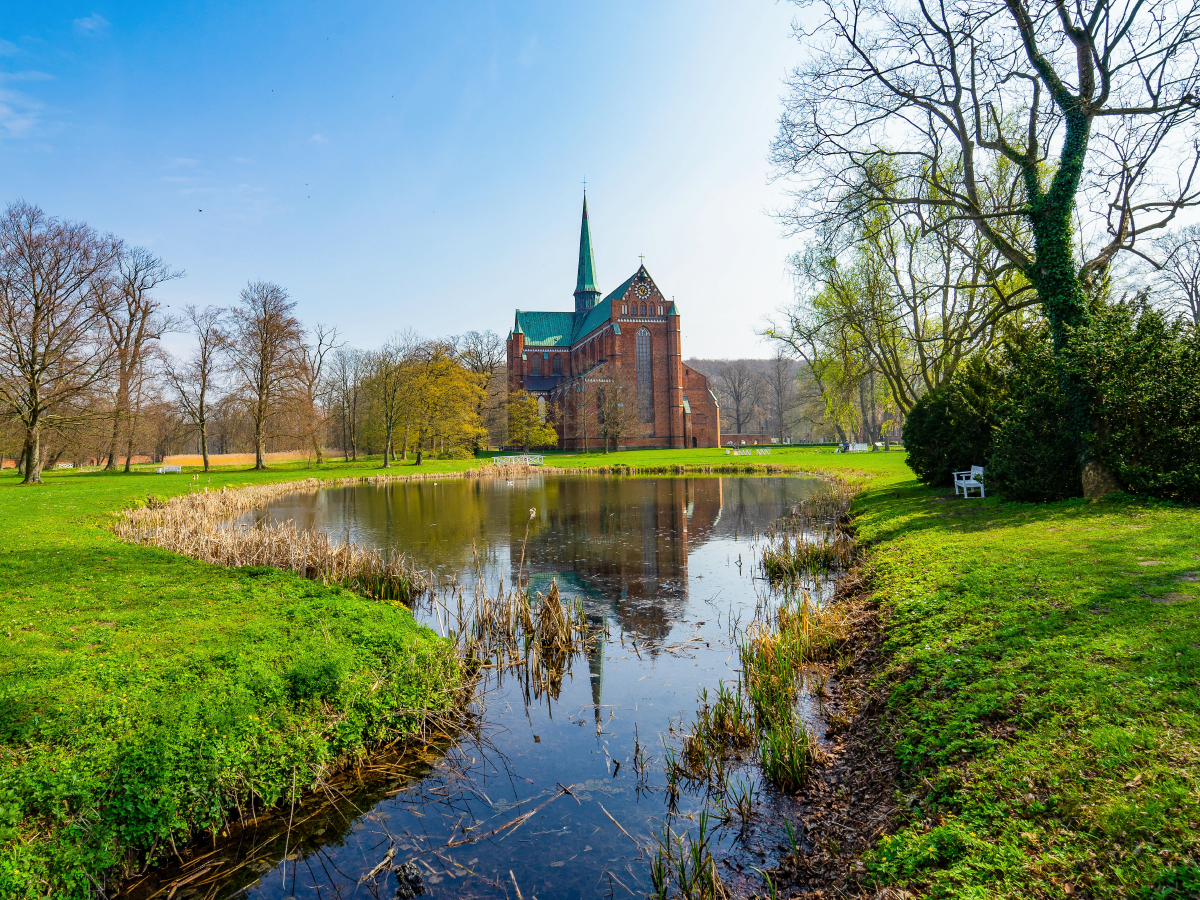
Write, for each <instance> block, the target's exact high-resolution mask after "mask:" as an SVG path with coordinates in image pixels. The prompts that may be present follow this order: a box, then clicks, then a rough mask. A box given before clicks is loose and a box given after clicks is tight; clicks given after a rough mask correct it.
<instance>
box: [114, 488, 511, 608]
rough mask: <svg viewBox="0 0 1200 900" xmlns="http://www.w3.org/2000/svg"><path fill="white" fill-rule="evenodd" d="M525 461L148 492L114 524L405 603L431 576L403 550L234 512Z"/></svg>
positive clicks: (145, 538)
mask: <svg viewBox="0 0 1200 900" xmlns="http://www.w3.org/2000/svg"><path fill="white" fill-rule="evenodd" d="M529 472H530V468H529V467H528V466H512V467H494V468H492V469H488V470H480V469H473V470H469V471H468V472H463V473H455V474H446V473H428V474H426V473H420V474H415V475H399V476H395V475H393V476H387V475H383V476H370V477H355V478H338V479H330V480H322V479H317V478H308V479H305V480H303V481H289V482H280V483H278V484H258V485H251V486H248V487H243V488H237V489H232V490H231V489H228V488H226V489H223V490H218V491H210V490H207V489H205V490H203V491H192V492H190V493H187V494H182V495H180V496H177V497H172V498H171V499H169V500H161V499H159V498H156V497H155V496H154V495H150V496H149V497H147V498H146V503H145V505H144V506H140V507H137V508H134V509H126V510H123V511H121V512H120V513H119V514H118V519H117V523H116V525H115V526H114V527H113V531H114V532H115V533H116V535H117V536H118V537H120V538H122V539H123V540H126V541H130V542H132V543H138V544H147V545H150V546H155V547H162V548H163V549H166V550H172V551H174V552H176V553H182V554H184V555H185V556H190V557H192V558H193V559H199V560H203V561H204V562H209V563H214V564H216V565H221V566H270V567H272V568H276V569H282V570H284V571H287V572H294V573H295V574H297V575H300V576H302V577H304V578H309V579H312V580H314V581H320V582H322V583H324V584H338V585H342V586H343V587H347V588H349V589H351V590H353V591H356V592H358V593H360V594H362V595H363V596H366V597H370V598H372V599H376V600H400V601H403V602H405V603H410V604H411V603H412V602H413V600H414V599H415V598H416V597H417V596H419V595H421V594H423V593H424V592H426V591H427V590H429V588H430V587H431V586H432V580H431V578H430V577H429V576H428V575H426V574H425V573H422V572H420V571H418V570H417V569H415V568H414V567H412V566H411V565H410V564H409V563H408V561H407V559H406V558H405V557H404V556H403V555H402V554H397V553H392V552H389V551H385V550H379V549H375V548H368V547H361V546H359V545H357V544H355V543H353V542H340V541H337V540H334V539H333V538H331V537H330V536H329V535H328V534H326V533H325V532H324V531H321V530H318V529H314V528H301V527H299V526H298V525H296V524H295V523H293V522H282V523H277V524H263V525H246V524H243V523H238V522H237V521H236V519H237V518H239V517H241V516H243V515H245V514H246V513H248V512H251V511H252V510H255V509H259V508H261V507H262V506H264V505H266V504H267V503H269V502H270V501H272V500H275V499H277V498H279V497H282V496H286V495H288V494H311V493H316V492H317V491H319V490H323V489H325V488H329V487H345V486H350V485H358V484H389V483H394V482H409V481H425V480H429V479H431V478H438V479H442V480H445V479H447V478H451V477H477V476H481V475H482V476H484V477H508V478H512V477H515V476H518V475H522V476H523V475H528V474H529Z"/></svg>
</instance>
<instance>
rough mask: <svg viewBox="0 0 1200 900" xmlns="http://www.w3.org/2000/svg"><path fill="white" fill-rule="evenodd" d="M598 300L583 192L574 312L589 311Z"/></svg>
mask: <svg viewBox="0 0 1200 900" xmlns="http://www.w3.org/2000/svg"><path fill="white" fill-rule="evenodd" d="M599 299H600V291H599V289H598V288H597V287H596V260H595V258H594V257H593V256H592V229H591V227H590V226H589V225H588V211H587V191H586V190H585V191H584V192H583V224H582V225H581V226H580V230H579V274H578V276H577V277H576V279H575V311H576V312H579V311H580V310H585V309H591V308H592V307H593V306H595V305H596V301H598V300H599Z"/></svg>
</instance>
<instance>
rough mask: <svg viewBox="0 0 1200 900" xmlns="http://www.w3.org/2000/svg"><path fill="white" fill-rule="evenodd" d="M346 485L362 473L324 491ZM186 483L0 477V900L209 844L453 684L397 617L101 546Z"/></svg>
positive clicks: (439, 659)
mask: <svg viewBox="0 0 1200 900" xmlns="http://www.w3.org/2000/svg"><path fill="white" fill-rule="evenodd" d="M376 465H377V463H376ZM439 465H440V466H441V468H442V469H451V468H462V467H464V465H465V464H463V463H455V464H451V463H440V464H439ZM423 468H424V467H423ZM357 471H361V473H362V474H373V473H374V472H375V471H376V470H375V469H374V468H367V467H361V469H360V470H351V471H348V470H347V467H345V466H338V467H330V468H329V469H326V470H323V471H322V472H321V474H322V475H324V476H327V477H333V476H344V475H347V474H356V472H357ZM310 474H312V471H311V470H307V469H304V468H301V467H299V466H293V467H290V468H289V467H280V468H279V469H274V470H272V471H270V472H267V473H250V472H245V471H226V472H219V473H214V474H213V475H212V476H211V482H210V481H209V476H204V477H203V478H202V483H203V484H205V485H206V486H209V485H211V486H212V487H218V486H220V485H223V484H230V485H240V484H247V483H252V482H255V481H262V480H267V479H271V480H280V479H296V478H303V477H307V476H308V475H310ZM194 485H195V482H193V481H192V476H191V475H190V474H185V475H162V476H159V475H154V474H153V470H152V469H151V470H150V471H149V472H139V473H135V474H132V475H128V476H126V475H119V474H108V475H105V474H98V473H93V474H79V475H75V474H62V475H59V474H54V475H49V476H48V477H47V479H46V484H45V485H42V486H38V487H23V486H21V485H20V484H19V483H18V479H17V478H16V477H15V476H14V475H11V474H9V475H6V476H5V477H3V478H2V479H0V529H2V534H3V539H2V540H0V548H2V549H0V897H3V898H10V897H45V896H55V897H67V896H83V895H84V894H85V893H88V892H89V891H90V889H91V886H92V884H93V879H95V880H96V881H102V880H103V878H104V874H105V873H110V874H111V873H113V872H119V871H120V869H121V868H123V867H129V868H137V867H138V866H139V865H140V864H141V862H142V861H143V860H144V859H145V857H146V855H147V854H148V853H149V854H151V855H161V854H163V853H169V852H170V851H171V847H172V841H174V840H180V839H183V838H185V836H186V835H187V834H188V833H189V832H200V833H204V832H212V831H220V830H223V828H224V827H225V817H226V816H227V815H229V814H230V813H229V811H230V809H231V808H232V807H233V805H234V804H235V803H236V802H237V801H238V800H239V799H241V800H243V801H244V800H245V798H246V797H248V796H249V795H250V794H251V793H253V794H254V795H256V796H257V797H258V798H263V799H266V800H267V801H268V802H272V801H275V800H276V799H278V798H280V797H287V796H288V795H290V793H291V790H292V778H293V773H295V778H296V785H297V790H302V789H303V788H305V787H306V786H307V785H308V784H309V783H310V782H312V780H313V779H314V777H316V776H317V775H318V774H319V773H321V772H322V771H324V770H326V769H328V768H329V767H331V766H333V765H334V764H336V762H337V761H338V760H339V758H344V757H346V756H350V755H353V754H356V753H358V752H361V750H362V749H363V747H364V745H366V744H368V743H370V742H372V741H376V740H379V739H381V738H383V737H384V736H385V735H388V734H390V733H392V732H393V731H394V730H395V729H397V728H403V727H405V725H406V724H407V723H408V722H411V717H405V716H404V715H403V714H402V712H400V711H402V710H404V709H414V708H422V707H426V706H435V707H436V706H437V705H439V704H441V703H442V702H443V699H442V698H443V695H444V693H445V691H446V689H447V688H448V687H449V686H451V683H452V682H453V680H454V678H455V670H454V669H453V665H452V663H451V661H450V659H449V656H448V654H447V653H446V651H445V649H444V647H443V645H442V642H441V641H440V640H438V639H437V638H436V637H434V636H433V634H432V633H431V632H429V631H428V630H426V629H422V628H418V627H417V625H416V623H415V622H414V620H413V618H412V616H411V615H410V614H409V613H408V612H407V610H405V609H404V608H403V607H397V606H392V605H386V604H378V603H372V602H369V601H367V600H364V599H361V598H359V597H356V596H354V595H352V594H350V593H348V592H346V591H343V590H340V589H337V588H325V587H322V586H320V585H318V584H314V583H312V582H308V581H305V580H304V579H301V578H297V577H295V576H292V575H287V574H283V573H279V572H274V571H262V570H258V571H255V570H228V569H222V568H219V567H216V566H211V565H206V564H203V563H199V562H195V561H193V560H190V559H187V558H184V557H181V556H176V555H174V554H171V553H167V552H165V551H160V550H156V549H152V548H142V547H136V546H132V545H129V544H124V543H121V542H119V541H117V540H116V539H115V538H113V537H112V536H111V534H109V532H108V525H109V524H110V523H111V521H112V516H111V513H112V511H113V510H116V509H120V508H122V507H124V506H126V505H128V504H129V503H131V502H133V501H135V500H138V499H144V498H145V497H146V495H147V494H148V493H151V492H153V493H155V494H157V495H159V496H169V495H171V494H175V493H180V492H183V491H186V490H188V489H189V488H190V487H192V486H194ZM255 802H256V803H257V804H259V805H261V803H262V799H259V800H256V801H255ZM247 811H248V810H247Z"/></svg>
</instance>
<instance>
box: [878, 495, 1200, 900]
mask: <svg viewBox="0 0 1200 900" xmlns="http://www.w3.org/2000/svg"><path fill="white" fill-rule="evenodd" d="M888 481H890V483H888ZM888 481H884V480H883V479H880V480H879V481H878V482H876V483H875V484H873V485H872V486H871V488H869V489H868V491H867V492H866V493H865V495H864V496H863V497H862V498H861V499H860V501H859V504H858V506H857V512H858V518H857V521H856V524H857V526H858V538H859V540H860V542H863V543H865V544H866V545H867V546H868V548H869V549H868V557H867V558H868V563H869V565H870V566H871V568H872V570H873V572H872V577H871V583H872V586H873V588H874V590H875V592H876V597H877V598H878V599H880V600H881V601H882V603H883V605H884V607H885V609H886V610H887V611H888V617H887V626H886V627H887V644H886V649H887V650H888V651H889V652H890V654H891V658H890V664H889V669H888V671H887V672H886V675H885V679H886V683H888V685H889V687H888V692H889V708H890V712H891V717H892V719H893V722H894V725H895V728H896V746H895V751H896V754H897V756H898V758H899V759H900V761H901V763H902V765H903V766H904V770H905V773H906V774H905V781H904V789H905V792H906V796H905V798H904V804H903V806H904V808H903V810H902V814H901V821H900V822H899V823H898V825H897V827H896V829H895V833H894V834H892V835H891V836H890V837H888V838H886V839H885V840H884V841H883V843H881V844H880V846H879V847H878V848H877V849H876V851H875V852H874V853H873V854H872V856H871V858H870V860H869V862H870V866H869V868H870V872H871V875H872V877H873V879H874V880H875V881H876V883H877V885H879V884H898V885H903V886H905V887H906V888H908V889H909V890H914V891H918V892H920V893H921V894H923V895H924V896H927V897H972V898H974V897H979V898H983V897H1046V896H1065V895H1067V893H1068V891H1067V886H1070V888H1071V890H1070V893H1072V894H1073V895H1074V896H1089V897H1130V896H1134V897H1167V896H1178V897H1194V896H1197V891H1200V870H1197V868H1196V864H1197V859H1196V848H1197V846H1198V845H1200V769H1198V762H1200V717H1198V713H1200V690H1198V687H1197V685H1198V676H1200V584H1198V583H1197V577H1198V576H1200V509H1196V508H1195V507H1185V506H1176V505H1172V504H1168V503H1162V502H1156V501H1150V500H1136V499H1132V498H1123V499H1112V500H1106V501H1103V502H1100V503H1090V504H1089V503H1085V502H1083V501H1068V502H1063V503H1055V504H1046V505H1026V504H1015V503H1004V502H1002V501H999V500H993V499H990V498H989V499H988V500H984V501H979V500H972V501H965V500H958V499H955V498H953V496H952V495H951V496H949V497H947V496H946V495H945V494H939V493H935V492H934V491H931V490H929V489H926V488H923V487H920V486H918V485H917V484H916V483H915V481H913V480H911V479H902V478H896V479H889V480H888Z"/></svg>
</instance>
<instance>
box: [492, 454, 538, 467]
mask: <svg viewBox="0 0 1200 900" xmlns="http://www.w3.org/2000/svg"><path fill="white" fill-rule="evenodd" d="M492 462H494V463H495V464H496V465H498V466H541V465H545V462H546V457H545V456H542V455H540V454H539V455H536V456H535V455H533V454H529V453H525V454H522V455H520V456H493V457H492Z"/></svg>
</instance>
